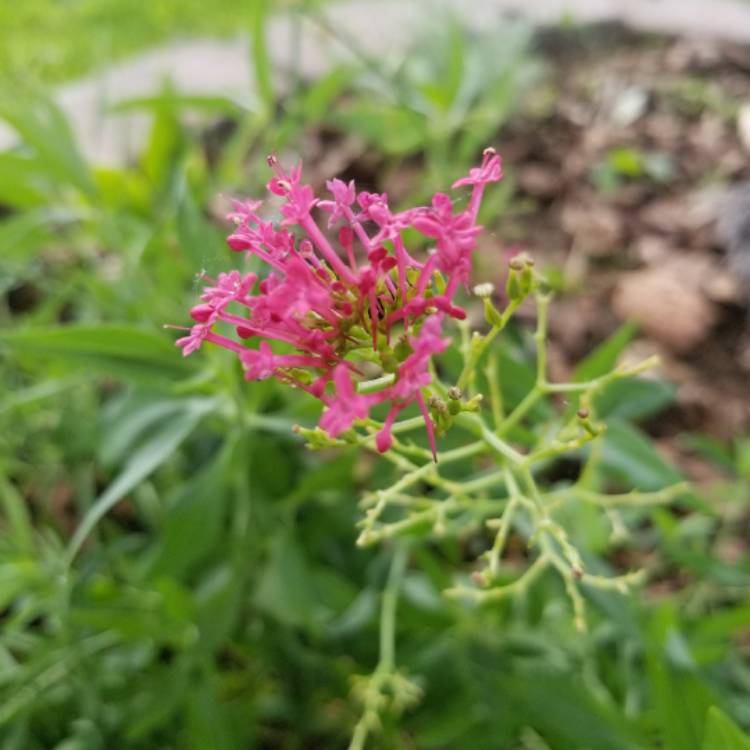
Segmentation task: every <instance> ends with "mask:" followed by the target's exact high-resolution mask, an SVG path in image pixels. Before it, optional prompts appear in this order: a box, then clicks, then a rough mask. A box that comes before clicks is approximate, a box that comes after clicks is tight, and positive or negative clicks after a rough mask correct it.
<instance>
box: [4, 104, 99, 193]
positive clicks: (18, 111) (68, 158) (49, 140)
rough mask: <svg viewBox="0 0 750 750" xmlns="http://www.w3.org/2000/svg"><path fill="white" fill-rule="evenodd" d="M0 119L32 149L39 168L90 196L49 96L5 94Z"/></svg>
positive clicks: (87, 176) (82, 166)
mask: <svg viewBox="0 0 750 750" xmlns="http://www.w3.org/2000/svg"><path fill="white" fill-rule="evenodd" d="M0 118H2V119H4V120H6V121H7V122H8V123H9V124H10V125H11V126H12V127H13V128H14V129H15V130H16V132H17V133H18V134H19V136H20V137H21V138H22V139H23V141H24V143H25V144H27V145H28V146H30V147H31V148H32V149H33V150H34V153H35V156H36V158H37V159H38V161H37V165H38V167H42V166H43V168H44V171H45V172H46V173H47V174H48V175H49V176H50V177H51V178H53V179H54V180H55V182H56V183H59V184H62V185H73V186H75V187H77V188H78V189H79V190H80V191H81V192H83V193H85V194H86V195H88V196H89V197H92V196H93V195H94V194H95V187H94V182H93V180H92V178H91V173H90V172H89V170H88V167H87V165H86V163H85V162H84V160H83V158H82V157H81V155H80V154H79V152H78V148H77V147H76V144H75V141H74V139H73V133H72V131H71V129H70V126H69V125H68V121H67V119H66V118H65V116H64V115H63V114H62V112H61V111H60V109H59V108H58V107H57V105H56V104H55V103H54V102H53V100H52V99H51V98H49V97H48V96H46V95H45V94H42V93H40V92H28V91H27V92H26V95H25V96H23V97H19V96H17V95H15V94H13V95H11V94H9V93H5V94H4V95H2V96H0ZM38 167H37V168H38Z"/></svg>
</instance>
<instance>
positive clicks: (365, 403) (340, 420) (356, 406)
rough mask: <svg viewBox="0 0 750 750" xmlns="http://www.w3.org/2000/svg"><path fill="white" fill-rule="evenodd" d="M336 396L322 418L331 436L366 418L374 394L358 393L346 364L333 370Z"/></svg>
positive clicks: (323, 425) (321, 423) (322, 422)
mask: <svg viewBox="0 0 750 750" xmlns="http://www.w3.org/2000/svg"><path fill="white" fill-rule="evenodd" d="M333 384H334V386H335V388H336V396H335V398H334V399H333V400H332V401H331V402H330V404H329V405H328V408H327V409H326V410H325V411H324V412H323V416H322V417H321V418H320V426H321V427H322V428H323V429H324V430H325V431H326V432H327V433H328V434H329V435H330V436H331V437H338V436H339V435H340V434H341V433H342V432H346V430H348V429H349V428H350V427H351V426H352V423H353V422H354V420H355V419H365V418H366V417H367V416H368V415H369V413H370V406H371V405H372V403H373V398H372V396H365V395H361V394H358V393H357V392H356V391H355V389H354V383H353V382H352V376H351V373H350V372H349V368H348V367H347V366H346V365H343V364H341V365H337V367H336V369H335V370H334V371H333Z"/></svg>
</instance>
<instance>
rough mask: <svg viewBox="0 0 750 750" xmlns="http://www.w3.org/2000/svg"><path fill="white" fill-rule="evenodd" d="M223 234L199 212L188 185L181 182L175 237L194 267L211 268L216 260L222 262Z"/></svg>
mask: <svg viewBox="0 0 750 750" xmlns="http://www.w3.org/2000/svg"><path fill="white" fill-rule="evenodd" d="M224 234H225V233H224V232H219V230H218V229H217V228H216V227H214V226H212V225H211V224H210V223H209V222H208V221H207V219H206V218H205V217H204V216H203V215H202V214H201V212H200V210H199V209H198V206H197V205H196V202H195V199H194V198H193V195H192V193H191V192H190V189H189V187H188V186H187V185H186V184H183V185H182V189H181V195H180V198H179V203H178V206H177V239H178V241H179V243H180V248H181V250H183V251H184V252H185V254H186V255H187V256H188V257H189V259H190V261H191V263H192V264H193V265H194V267H195V268H196V269H201V268H213V267H214V266H215V264H216V262H217V260H220V261H221V262H222V263H223V262H224V260H225V257H226V243H225V241H224Z"/></svg>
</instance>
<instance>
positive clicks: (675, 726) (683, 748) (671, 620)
mask: <svg viewBox="0 0 750 750" xmlns="http://www.w3.org/2000/svg"><path fill="white" fill-rule="evenodd" d="M650 631H651V632H650V638H649V641H648V649H647V658H646V666H647V670H648V675H649V682H650V685H651V693H652V703H653V708H654V713H655V717H656V720H657V722H658V726H659V729H660V731H661V733H662V737H663V742H664V746H665V747H668V748H669V750H701V741H702V739H703V728H704V720H705V716H706V711H707V710H708V708H709V707H710V706H711V705H712V703H713V702H714V701H713V696H712V695H711V691H710V690H709V689H708V687H707V685H706V684H705V683H704V682H703V680H702V679H701V677H700V675H699V674H698V672H697V669H696V667H695V663H694V662H693V660H692V656H691V654H690V651H689V647H688V645H687V644H686V642H685V640H684V638H683V636H682V635H681V633H680V632H679V631H678V630H677V615H676V612H675V611H674V610H673V609H672V608H671V607H670V606H665V607H663V608H662V609H661V610H660V611H659V612H658V613H657V614H656V616H655V617H654V619H653V622H652V624H651V628H650Z"/></svg>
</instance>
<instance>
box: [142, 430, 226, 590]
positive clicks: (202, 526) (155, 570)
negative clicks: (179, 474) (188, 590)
mask: <svg viewBox="0 0 750 750" xmlns="http://www.w3.org/2000/svg"><path fill="white" fill-rule="evenodd" d="M236 445H237V440H236V439H235V436H234V435H231V436H230V437H229V438H228V439H227V443H226V446H225V447H224V448H223V449H222V450H221V452H220V453H219V455H218V456H217V458H216V459H215V460H214V461H212V462H211V463H209V464H208V466H206V468H204V469H203V470H202V471H201V472H200V473H198V474H197V475H196V476H194V477H191V478H190V480H189V481H187V482H185V483H184V484H182V485H181V486H180V487H178V488H177V489H176V490H175V491H174V492H172V493H171V496H170V497H169V499H168V502H167V512H166V515H165V518H164V526H163V527H162V529H161V531H160V533H159V535H158V538H157V540H156V545H155V548H154V550H153V557H152V558H151V559H150V561H149V562H148V564H147V566H146V576H147V577H152V576H160V575H170V576H176V577H179V576H182V575H184V574H185V573H186V572H188V571H190V570H192V569H195V568H196V566H198V565H199V564H200V563H201V562H203V561H204V560H206V559H207V558H209V557H210V556H211V554H212V553H216V552H222V551H223V552H226V551H227V550H226V549H223V550H222V546H221V532H222V521H223V520H224V518H225V514H226V510H227V505H228V501H229V492H228V490H229V485H230V481H231V479H232V464H231V460H232V458H233V456H234V454H235V446H236Z"/></svg>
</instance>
